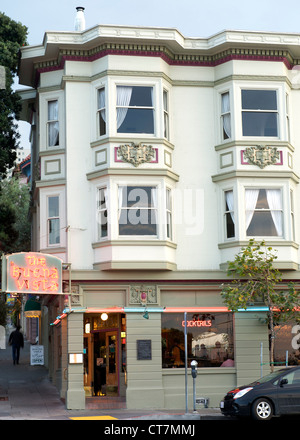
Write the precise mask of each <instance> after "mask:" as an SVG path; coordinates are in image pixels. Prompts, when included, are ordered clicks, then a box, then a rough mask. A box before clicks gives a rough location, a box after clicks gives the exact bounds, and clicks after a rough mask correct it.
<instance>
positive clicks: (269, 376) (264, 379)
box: [250, 371, 282, 385]
mask: <svg viewBox="0 0 300 440" xmlns="http://www.w3.org/2000/svg"><path fill="white" fill-rule="evenodd" d="M281 373H282V372H281V371H274V372H273V373H270V374H267V375H266V376H263V377H261V378H260V379H257V380H256V381H255V382H252V383H251V384H250V385H258V384H260V383H265V382H269V381H270V380H272V379H276V377H277V376H278V375H279V374H281Z"/></svg>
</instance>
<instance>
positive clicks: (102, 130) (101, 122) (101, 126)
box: [99, 110, 106, 136]
mask: <svg viewBox="0 0 300 440" xmlns="http://www.w3.org/2000/svg"><path fill="white" fill-rule="evenodd" d="M99 134H100V136H103V135H104V134H106V122H105V110H101V111H100V112H99Z"/></svg>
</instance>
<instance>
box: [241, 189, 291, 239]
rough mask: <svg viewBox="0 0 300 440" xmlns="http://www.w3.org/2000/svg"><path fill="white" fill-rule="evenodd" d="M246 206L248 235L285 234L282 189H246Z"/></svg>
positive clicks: (278, 235) (280, 235)
mask: <svg viewBox="0 0 300 440" xmlns="http://www.w3.org/2000/svg"><path fill="white" fill-rule="evenodd" d="M245 207H246V235H247V236H254V237H255V236H260V237H265V236H277V237H282V236H283V211H282V194H281V190H280V189H246V190H245Z"/></svg>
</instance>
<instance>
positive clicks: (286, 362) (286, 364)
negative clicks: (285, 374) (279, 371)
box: [285, 350, 289, 367]
mask: <svg viewBox="0 0 300 440" xmlns="http://www.w3.org/2000/svg"><path fill="white" fill-rule="evenodd" d="M288 364H289V351H288V350H287V351H286V352H285V366H286V367H287V366H288Z"/></svg>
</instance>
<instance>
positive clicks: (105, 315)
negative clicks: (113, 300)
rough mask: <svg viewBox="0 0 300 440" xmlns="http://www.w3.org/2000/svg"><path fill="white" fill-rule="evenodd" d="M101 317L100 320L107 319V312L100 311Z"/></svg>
mask: <svg viewBox="0 0 300 440" xmlns="http://www.w3.org/2000/svg"><path fill="white" fill-rule="evenodd" d="M101 319H102V321H107V319H108V314H107V313H105V312H104V313H101Z"/></svg>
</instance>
